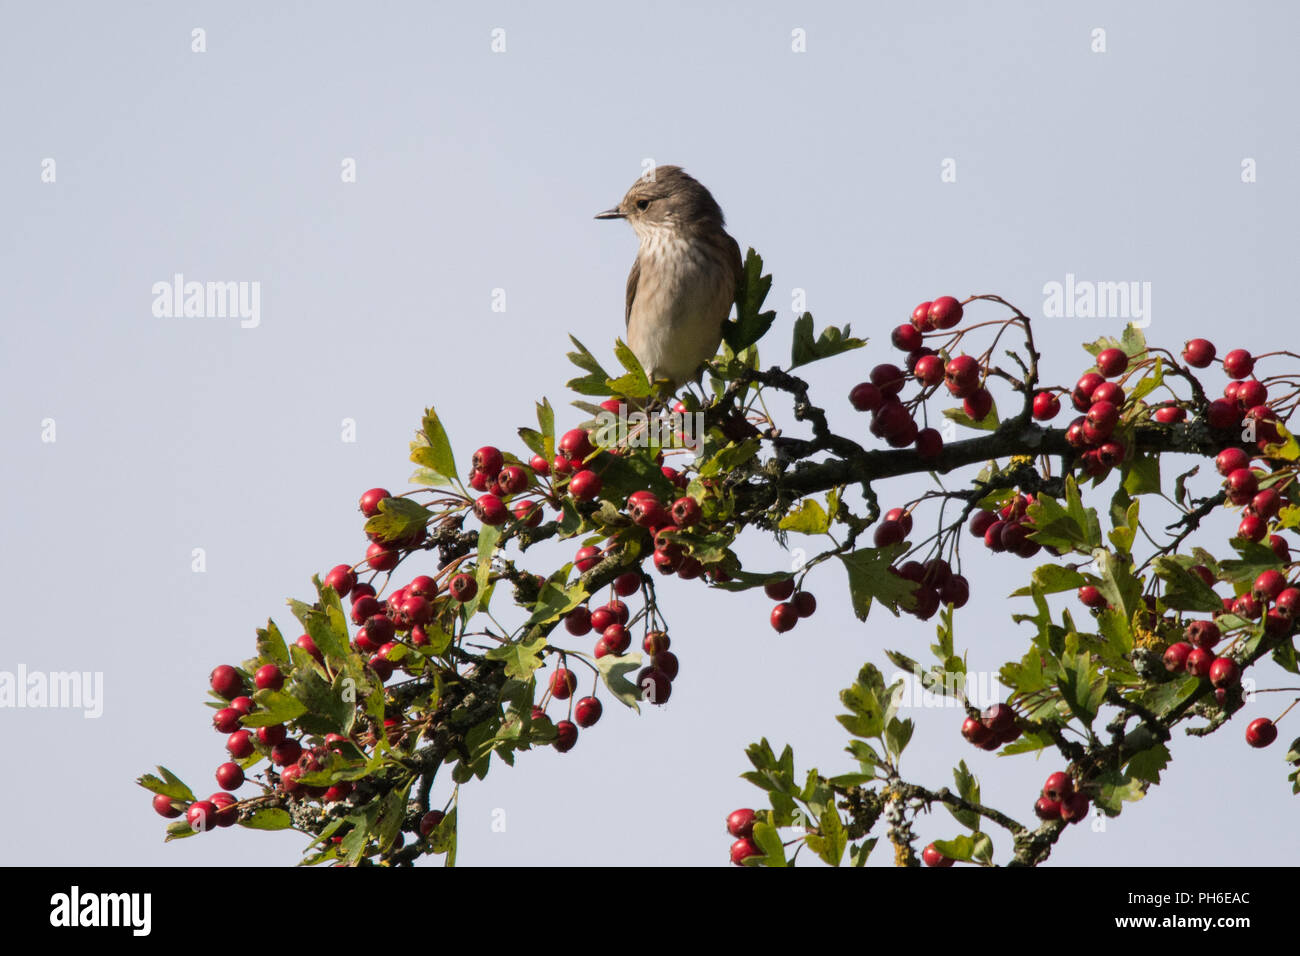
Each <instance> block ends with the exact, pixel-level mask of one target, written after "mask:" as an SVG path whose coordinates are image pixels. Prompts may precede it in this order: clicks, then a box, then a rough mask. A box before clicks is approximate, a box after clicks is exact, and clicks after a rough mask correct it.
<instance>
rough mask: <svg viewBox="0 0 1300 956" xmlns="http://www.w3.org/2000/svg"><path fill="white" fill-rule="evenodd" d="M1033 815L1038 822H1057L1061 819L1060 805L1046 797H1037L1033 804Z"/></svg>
mask: <svg viewBox="0 0 1300 956" xmlns="http://www.w3.org/2000/svg"><path fill="white" fill-rule="evenodd" d="M1034 814H1035V816H1037V817H1038V819H1040V820H1059V819H1061V804H1060V802H1059V801H1056V800H1050V799H1048V798H1047V797H1039V798H1038V801H1037V802H1036V803H1035V804H1034Z"/></svg>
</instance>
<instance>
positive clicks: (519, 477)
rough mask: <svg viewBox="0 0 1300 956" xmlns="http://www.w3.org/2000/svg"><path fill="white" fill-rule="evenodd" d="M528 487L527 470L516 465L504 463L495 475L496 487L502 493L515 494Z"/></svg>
mask: <svg viewBox="0 0 1300 956" xmlns="http://www.w3.org/2000/svg"><path fill="white" fill-rule="evenodd" d="M527 487H528V472H526V471H524V469H523V468H521V467H519V466H518V465H506V466H505V467H504V468H502V469H501V473H500V474H499V475H497V489H498V490H499V491H500V492H501V494H503V495H517V494H519V492H521V491H523V490H525V489H526V488H527Z"/></svg>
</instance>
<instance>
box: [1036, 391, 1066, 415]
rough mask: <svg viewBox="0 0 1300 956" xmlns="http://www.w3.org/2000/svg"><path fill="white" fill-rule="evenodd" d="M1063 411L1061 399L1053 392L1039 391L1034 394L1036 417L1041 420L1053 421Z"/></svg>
mask: <svg viewBox="0 0 1300 956" xmlns="http://www.w3.org/2000/svg"><path fill="white" fill-rule="evenodd" d="M1060 411H1061V400H1060V399H1059V398H1057V397H1056V395H1055V394H1054V393H1052V392H1039V393H1038V394H1037V395H1035V396H1034V418H1036V419H1038V420H1039V421H1040V422H1046V421H1051V420H1052V419H1053V418H1055V417H1056V416H1057V415H1058V414H1059V413H1060Z"/></svg>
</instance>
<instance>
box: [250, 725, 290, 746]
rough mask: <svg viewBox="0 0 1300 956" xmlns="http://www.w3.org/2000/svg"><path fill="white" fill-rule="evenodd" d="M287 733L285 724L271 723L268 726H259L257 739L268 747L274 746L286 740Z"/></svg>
mask: <svg viewBox="0 0 1300 956" xmlns="http://www.w3.org/2000/svg"><path fill="white" fill-rule="evenodd" d="M287 733H288V731H287V730H285V728H284V724H270V725H268V726H266V727H258V728H257V739H258V740H260V741H261V742H262V743H263V744H264V745H266V746H267V747H274V746H275V745H276V744H279V743H283V742H284V738H285V735H286V734H287Z"/></svg>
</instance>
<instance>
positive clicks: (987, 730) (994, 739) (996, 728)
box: [961, 703, 1020, 750]
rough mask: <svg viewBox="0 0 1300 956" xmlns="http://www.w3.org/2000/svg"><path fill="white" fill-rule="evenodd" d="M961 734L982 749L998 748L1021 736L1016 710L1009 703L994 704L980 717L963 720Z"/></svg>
mask: <svg viewBox="0 0 1300 956" xmlns="http://www.w3.org/2000/svg"><path fill="white" fill-rule="evenodd" d="M961 735H962V736H963V737H965V738H966V740H967V741H969V742H970V743H972V744H974V745H975V746H976V747H979V748H980V749H981V750H997V749H998V748H999V747H1001V746H1002V745H1003V744H1009V743H1011V741H1013V740H1015V739H1016V738H1017V737H1019V736H1020V727H1019V726H1018V725H1017V724H1016V712H1015V711H1014V710H1012V709H1011V707H1010V706H1008V705H1007V704H1001V703H999V704H993V705H992V706H990V707H988V708H986V709H985V710H984V712H983V713H982V714H980V715H979V716H978V717H974V716H970V717H967V718H966V719H965V720H963V721H962V724H961Z"/></svg>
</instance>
